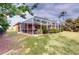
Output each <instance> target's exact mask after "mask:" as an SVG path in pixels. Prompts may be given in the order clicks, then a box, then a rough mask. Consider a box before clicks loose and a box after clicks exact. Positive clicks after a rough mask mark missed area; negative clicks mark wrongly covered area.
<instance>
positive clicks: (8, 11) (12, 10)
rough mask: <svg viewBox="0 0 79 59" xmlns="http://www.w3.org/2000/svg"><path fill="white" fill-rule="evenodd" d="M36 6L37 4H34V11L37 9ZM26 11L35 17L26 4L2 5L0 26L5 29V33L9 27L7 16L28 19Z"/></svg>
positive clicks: (0, 8)
mask: <svg viewBox="0 0 79 59" xmlns="http://www.w3.org/2000/svg"><path fill="white" fill-rule="evenodd" d="M36 5H37V4H34V6H33V7H32V9H34V8H36ZM26 11H28V12H29V13H30V14H31V15H33V13H32V11H31V9H30V8H29V6H28V5H26V4H25V3H15V4H14V3H0V25H1V26H2V27H3V29H4V31H6V30H7V28H8V26H9V24H8V21H7V16H9V17H13V16H15V15H19V16H21V17H22V18H26V17H25V15H26V14H25V12H26Z"/></svg>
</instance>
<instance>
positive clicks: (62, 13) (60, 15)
mask: <svg viewBox="0 0 79 59" xmlns="http://www.w3.org/2000/svg"><path fill="white" fill-rule="evenodd" d="M66 15H67V12H66V11H62V12H60V14H59V16H58V18H59V30H60V29H61V24H62V22H61V20H60V18H62V19H63V20H64V17H65V16H66ZM63 20H62V21H63Z"/></svg>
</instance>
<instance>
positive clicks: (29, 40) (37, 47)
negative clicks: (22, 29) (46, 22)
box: [7, 32, 79, 55]
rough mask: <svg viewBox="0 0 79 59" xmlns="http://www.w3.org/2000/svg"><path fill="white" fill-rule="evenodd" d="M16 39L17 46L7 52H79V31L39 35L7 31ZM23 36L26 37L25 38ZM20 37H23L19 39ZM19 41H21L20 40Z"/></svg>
mask: <svg viewBox="0 0 79 59" xmlns="http://www.w3.org/2000/svg"><path fill="white" fill-rule="evenodd" d="M7 34H8V36H10V37H12V38H13V39H14V40H15V41H16V44H15V43H14V44H15V47H14V48H13V49H12V50H11V51H10V52H8V53H7V54H12V55H14V54H21V55H22V54H26V55H57V54H58V55H60V54H62V55H63V54H65V55H71V54H72V55H73V54H79V33H78V32H61V33H56V34H44V35H39V36H27V35H22V34H17V33H7ZM23 37H25V38H24V39H23ZM19 39H23V40H21V41H19ZM18 41H19V42H18Z"/></svg>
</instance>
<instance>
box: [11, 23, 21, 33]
mask: <svg viewBox="0 0 79 59" xmlns="http://www.w3.org/2000/svg"><path fill="white" fill-rule="evenodd" d="M19 29H20V27H19V24H16V25H14V26H13V30H14V31H16V32H19Z"/></svg>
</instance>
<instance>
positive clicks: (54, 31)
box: [50, 28, 59, 33]
mask: <svg viewBox="0 0 79 59" xmlns="http://www.w3.org/2000/svg"><path fill="white" fill-rule="evenodd" d="M58 32H59V30H58V29H55V28H52V29H51V30H50V33H58Z"/></svg>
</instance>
